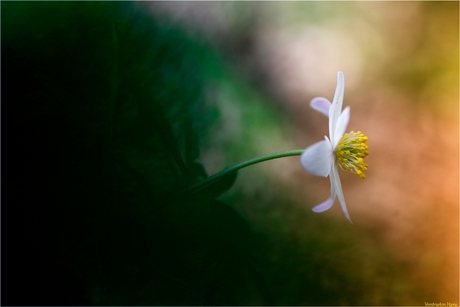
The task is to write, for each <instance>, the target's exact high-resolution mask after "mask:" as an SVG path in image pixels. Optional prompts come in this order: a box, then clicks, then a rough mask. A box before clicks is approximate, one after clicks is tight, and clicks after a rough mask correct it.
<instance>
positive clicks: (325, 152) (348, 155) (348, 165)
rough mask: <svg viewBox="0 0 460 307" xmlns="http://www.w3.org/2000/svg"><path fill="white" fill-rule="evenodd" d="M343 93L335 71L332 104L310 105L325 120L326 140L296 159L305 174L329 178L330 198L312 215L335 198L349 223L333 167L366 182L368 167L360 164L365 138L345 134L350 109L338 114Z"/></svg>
mask: <svg viewBox="0 0 460 307" xmlns="http://www.w3.org/2000/svg"><path fill="white" fill-rule="evenodd" d="M343 93H344V77H343V73H342V72H341V71H339V72H338V73H337V88H336V90H335V94H334V99H333V101H332V103H331V102H330V101H329V100H327V99H326V98H323V97H316V98H313V100H312V101H311V103H310V106H311V108H312V109H314V110H316V111H318V112H320V113H322V114H324V115H326V116H327V117H329V138H328V137H327V136H324V141H320V142H317V143H315V144H313V145H311V146H309V147H307V148H306V149H305V150H304V152H303V153H302V155H301V157H300V162H301V164H302V166H303V167H304V168H305V170H306V171H307V172H309V173H311V174H313V175H316V176H322V177H327V176H329V178H330V181H331V197H329V198H328V199H327V200H325V201H324V202H322V203H321V204H319V205H317V206H315V207H313V209H312V210H313V211H314V212H324V211H326V210H329V209H330V208H331V207H332V205H333V204H334V201H335V197H336V196H337V198H338V199H339V202H340V205H341V207H342V211H343V214H344V215H345V216H346V218H347V219H348V220H349V221H350V222H351V219H350V215H349V214H348V210H347V204H346V203H345V198H344V196H343V191H342V185H341V183H340V177H339V173H338V168H337V165H340V167H341V168H342V169H343V170H346V171H351V172H353V173H355V174H357V175H358V176H360V177H361V178H362V179H364V178H366V176H365V175H364V172H365V171H367V167H368V165H367V164H365V163H364V157H366V156H367V155H368V154H369V153H368V146H367V145H366V141H367V139H368V138H367V136H365V135H364V134H362V133H361V132H360V131H358V132H354V131H352V132H350V133H345V130H346V129H347V126H348V121H349V120H350V107H346V108H345V109H344V110H343V111H342V103H343Z"/></svg>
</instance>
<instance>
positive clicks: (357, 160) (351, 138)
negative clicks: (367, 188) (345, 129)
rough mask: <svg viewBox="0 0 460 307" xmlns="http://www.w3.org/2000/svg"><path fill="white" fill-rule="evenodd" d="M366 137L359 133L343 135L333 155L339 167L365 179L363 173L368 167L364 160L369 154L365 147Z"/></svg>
mask: <svg viewBox="0 0 460 307" xmlns="http://www.w3.org/2000/svg"><path fill="white" fill-rule="evenodd" d="M367 140H368V137H367V136H365V135H364V134H363V133H361V131H358V132H354V131H352V132H350V133H345V134H344V135H343V137H342V138H341V139H340V141H339V143H338V144H337V147H336V149H335V155H336V157H337V162H338V163H339V165H340V167H341V168H342V169H344V170H346V171H350V172H353V173H355V174H356V175H358V176H359V177H361V178H362V179H364V178H366V175H364V172H365V171H367V167H368V165H367V164H366V163H364V158H365V157H366V156H367V155H368V154H369V152H368V149H369V147H368V146H367V145H366V141H367Z"/></svg>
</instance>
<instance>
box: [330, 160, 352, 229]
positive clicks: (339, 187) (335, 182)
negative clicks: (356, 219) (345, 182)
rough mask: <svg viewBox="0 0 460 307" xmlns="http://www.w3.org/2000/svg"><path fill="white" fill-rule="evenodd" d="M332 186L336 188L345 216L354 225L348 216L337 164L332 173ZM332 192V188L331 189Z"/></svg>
mask: <svg viewBox="0 0 460 307" xmlns="http://www.w3.org/2000/svg"><path fill="white" fill-rule="evenodd" d="M331 184H332V186H333V187H334V190H335V192H336V193H337V198H338V199H339V202H340V206H341V207H342V211H343V214H344V215H345V217H346V218H347V219H348V220H349V221H350V223H352V224H353V222H352V221H351V218H350V215H349V214H348V210H347V204H346V203H345V197H344V196H343V191H342V184H341V183H340V177H339V172H338V170H337V165H335V164H334V167H333V168H332V172H331ZM331 190H332V187H331Z"/></svg>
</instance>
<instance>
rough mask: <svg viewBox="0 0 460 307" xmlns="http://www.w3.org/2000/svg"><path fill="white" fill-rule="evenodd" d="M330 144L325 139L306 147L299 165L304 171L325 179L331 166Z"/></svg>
mask: <svg viewBox="0 0 460 307" xmlns="http://www.w3.org/2000/svg"><path fill="white" fill-rule="evenodd" d="M333 158H334V156H333V153H332V145H331V142H330V141H329V140H328V139H327V137H326V139H325V140H324V141H320V142H318V143H315V144H313V145H311V146H309V147H307V148H306V149H305V150H304V152H303V153H302V155H301V156H300V163H301V164H302V166H303V168H305V170H306V171H307V172H309V173H311V174H313V175H316V176H323V177H327V176H328V175H329V173H330V172H331V166H332V164H333Z"/></svg>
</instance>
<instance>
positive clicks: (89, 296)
mask: <svg viewBox="0 0 460 307" xmlns="http://www.w3.org/2000/svg"><path fill="white" fill-rule="evenodd" d="M231 65H232V63H231V61H230V60H228V58H226V57H224V56H222V55H220V54H219V52H217V51H216V50H215V49H214V48H213V47H211V46H209V45H207V43H206V41H205V40H203V39H202V38H200V37H193V36H191V35H189V34H185V32H184V31H183V30H181V29H180V28H176V27H173V26H167V25H166V24H162V25H161V26H160V25H159V24H158V23H157V22H156V21H155V20H154V19H153V17H151V16H149V15H147V14H145V13H143V12H141V11H138V10H136V9H135V7H134V5H132V4H131V3H122V2H118V3H110V2H65V3H64V2H38V3H37V2H34V3H31V2H2V302H1V303H2V305H86V304H94V305H304V304H312V305H336V304H340V305H342V304H344V305H353V304H355V305H372V304H387V305H388V304H400V303H401V302H406V303H407V302H408V303H414V302H419V300H420V299H419V298H416V297H417V295H416V293H418V292H417V291H418V288H417V287H412V286H410V285H409V284H408V283H407V282H406V280H405V277H404V276H402V275H403V273H400V272H403V271H401V268H403V266H404V264H401V263H397V262H396V261H394V260H393V259H392V258H391V257H390V256H389V255H388V254H386V253H385V252H384V251H382V249H381V248H380V246H379V244H378V243H377V242H376V240H375V239H374V238H373V237H372V236H371V235H363V234H362V233H359V232H358V230H356V229H353V228H351V227H350V225H349V224H348V222H346V221H344V222H343V223H333V221H331V220H328V219H326V218H325V217H324V216H320V215H314V219H313V218H311V216H310V215H307V214H306V213H305V210H300V209H299V208H298V207H295V206H292V203H294V201H293V200H292V198H291V196H290V193H291V190H290V189H289V187H283V186H281V187H280V186H279V187H269V185H270V184H271V181H270V179H269V178H264V177H263V175H261V177H260V180H261V182H266V183H267V189H272V190H273V191H278V192H279V194H277V195H279V196H276V197H275V198H273V199H270V200H267V199H266V198H264V197H263V195H259V194H255V195H246V194H244V193H243V192H236V193H233V194H232V195H229V196H227V197H224V198H218V196H219V195H221V194H222V193H223V192H225V191H226V190H228V189H229V188H230V187H231V186H232V184H233V183H234V180H235V176H230V177H228V178H224V179H223V180H222V181H220V182H217V183H215V184H214V185H212V186H210V187H208V188H207V189H206V190H204V191H201V193H199V194H194V195H181V194H180V191H181V190H182V189H184V188H185V187H187V186H188V185H189V184H191V183H193V182H197V181H199V180H201V179H203V178H205V177H206V176H207V174H206V173H205V171H204V168H203V166H202V165H201V164H199V163H197V162H196V161H197V158H198V157H199V156H200V148H201V147H202V146H209V144H207V143H206V140H207V139H208V136H209V135H210V134H211V133H213V132H215V131H216V130H217V129H218V128H219V123H220V122H221V121H222V119H223V117H225V116H226V114H222V113H221V111H220V110H219V109H218V108H217V107H216V106H215V105H213V104H212V103H206V102H207V97H208V96H207V95H208V94H209V93H208V90H209V84H213V82H216V81H223V82H225V83H226V84H228V86H229V87H231V88H232V91H233V92H235V93H237V95H236V96H235V97H237V98H238V99H237V100H238V101H241V102H240V103H241V104H242V105H244V103H245V101H246V99H247V101H249V100H251V99H252V98H253V97H254V96H255V97H258V98H257V99H255V100H258V101H262V102H263V103H260V104H254V105H250V104H246V105H245V108H246V109H245V110H247V112H249V113H248V114H251V115H250V116H249V117H248V118H249V120H252V119H255V118H257V120H258V121H255V123H253V124H254V125H261V127H262V126H264V125H265V126H271V127H278V126H277V125H279V122H278V121H283V119H284V118H285V116H286V114H283V112H281V111H280V110H278V109H276V108H275V107H274V106H273V105H272V104H270V103H269V102H267V101H266V100H264V98H263V95H262V96H259V94H258V93H257V90H255V89H254V88H252V87H251V86H250V85H248V84H245V83H244V81H241V80H240V79H239V76H238V75H235V74H234V72H231V70H230V69H229V67H230V66H231ZM242 80H244V79H242ZM248 97H252V98H251V99H249V98H248ZM260 97H262V98H260ZM252 100H254V99H252ZM241 108H242V109H243V107H241ZM251 110H252V111H251ZM254 110H256V111H254ZM264 110H266V111H264ZM250 112H259V113H261V114H262V113H263V112H266V113H263V114H262V115H261V116H260V117H254V114H253V113H250ZM267 114H268V115H267ZM273 114H275V115H276V116H277V117H278V119H276V120H274V119H272V118H273V117H275V116H274V115H273ZM264 116H265V117H264ZM249 120H248V121H249ZM274 129H275V128H274ZM246 141H247V140H245V139H244V138H242V139H241V140H235V141H234V142H240V143H241V144H243V145H241V146H242V147H244V146H246V145H245V142H246ZM206 144H207V145H206ZM238 148H241V147H238ZM233 150H234V151H235V152H236V151H237V150H236V149H233ZM228 153H229V155H231V154H232V148H228ZM245 154H248V155H247V158H251V156H250V155H249V154H250V149H248V150H247V152H246V153H245ZM235 162H240V161H235ZM209 175H210V174H209ZM223 199H225V203H224V202H223V201H222V200H223ZM233 204H238V205H239V207H245V208H255V211H254V212H257V210H259V211H260V208H277V210H279V212H280V213H279V214H278V215H276V218H272V219H267V220H266V225H268V226H267V228H266V229H265V230H261V229H260V228H257V227H256V226H255V225H252V224H250V223H248V222H247V219H246V217H243V215H242V214H241V213H240V212H238V210H235V208H234V207H233ZM257 208H258V209H257ZM285 212H289V214H285ZM286 216H290V217H293V218H294V220H288V219H284V217H286ZM299 221H301V222H300V224H302V225H303V226H302V228H301V229H297V230H296V231H298V236H296V235H292V234H289V235H287V234H286V233H284V232H283V231H282V229H286V228H285V227H284V226H283V225H284V224H288V225H289V224H290V223H294V224H295V225H297V224H299ZM294 224H293V225H294ZM259 226H260V225H259ZM331 233H334V235H333V236H331V235H330V234H331ZM325 234H328V235H325ZM305 238H306V239H305Z"/></svg>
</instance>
